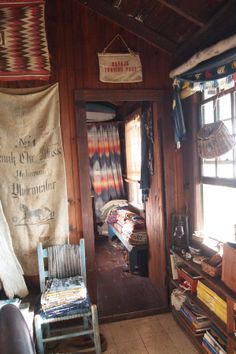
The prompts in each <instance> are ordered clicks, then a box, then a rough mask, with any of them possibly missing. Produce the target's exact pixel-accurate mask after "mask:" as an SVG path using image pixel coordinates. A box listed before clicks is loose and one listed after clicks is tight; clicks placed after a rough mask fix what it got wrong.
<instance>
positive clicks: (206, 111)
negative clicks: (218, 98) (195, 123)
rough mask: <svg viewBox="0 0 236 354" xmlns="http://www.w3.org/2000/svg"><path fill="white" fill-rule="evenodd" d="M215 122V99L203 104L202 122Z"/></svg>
mask: <svg viewBox="0 0 236 354" xmlns="http://www.w3.org/2000/svg"><path fill="white" fill-rule="evenodd" d="M213 122H214V107H213V101H210V102H207V103H205V104H204V105H202V123H203V124H208V123H213Z"/></svg>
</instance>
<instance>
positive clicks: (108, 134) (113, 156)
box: [88, 124, 125, 219]
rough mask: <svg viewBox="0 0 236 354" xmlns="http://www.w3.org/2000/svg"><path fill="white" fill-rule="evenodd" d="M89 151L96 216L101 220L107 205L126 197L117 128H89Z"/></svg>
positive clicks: (102, 125) (107, 125) (93, 126)
mask: <svg viewBox="0 0 236 354" xmlns="http://www.w3.org/2000/svg"><path fill="white" fill-rule="evenodd" d="M88 150H89V163H90V178H91V184H92V189H93V193H94V206H95V214H96V216H97V217H98V219H99V216H100V210H101V208H102V206H103V205H104V204H105V203H107V202H108V201H109V200H112V199H119V198H124V196H125V192H124V184H123V179H122V171H121V161H120V139H119V133H118V129H117V126H116V125H115V124H99V125H95V124H94V125H92V126H88Z"/></svg>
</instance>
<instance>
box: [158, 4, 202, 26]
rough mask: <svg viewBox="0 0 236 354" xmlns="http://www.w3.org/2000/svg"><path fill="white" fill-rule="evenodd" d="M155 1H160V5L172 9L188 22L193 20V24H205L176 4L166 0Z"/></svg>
mask: <svg viewBox="0 0 236 354" xmlns="http://www.w3.org/2000/svg"><path fill="white" fill-rule="evenodd" d="M157 1H158V2H160V3H161V4H162V5H164V6H166V7H168V8H169V9H171V10H172V11H174V12H175V13H177V14H178V15H180V16H182V17H184V18H186V19H187V20H189V21H190V22H193V23H194V24H195V25H197V26H199V27H204V25H205V24H204V23H203V22H202V21H199V20H198V19H196V18H195V17H193V16H191V15H190V14H188V13H187V12H185V11H183V10H181V9H180V8H179V7H178V6H175V5H173V4H171V3H169V2H168V1H166V0H157Z"/></svg>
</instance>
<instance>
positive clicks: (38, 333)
mask: <svg viewBox="0 0 236 354" xmlns="http://www.w3.org/2000/svg"><path fill="white" fill-rule="evenodd" d="M34 327H35V335H36V341H37V352H38V354H44V345H43V333H42V322H41V319H40V315H36V316H35V317H34Z"/></svg>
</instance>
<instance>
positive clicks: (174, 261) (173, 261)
mask: <svg viewBox="0 0 236 354" xmlns="http://www.w3.org/2000/svg"><path fill="white" fill-rule="evenodd" d="M179 262H180V261H179V257H178V256H177V255H176V254H170V265H171V273H172V279H173V280H177V279H178V277H179V276H178V273H177V265H178V263H179Z"/></svg>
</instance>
